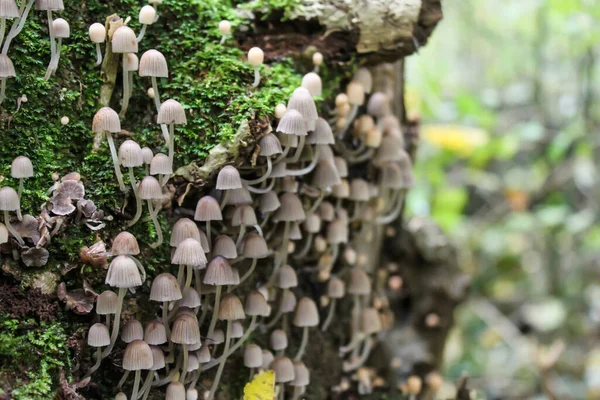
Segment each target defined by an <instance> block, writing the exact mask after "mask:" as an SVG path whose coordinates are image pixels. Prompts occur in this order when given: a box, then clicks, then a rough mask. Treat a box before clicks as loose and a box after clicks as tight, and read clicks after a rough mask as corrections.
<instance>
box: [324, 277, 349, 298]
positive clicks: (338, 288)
mask: <svg viewBox="0 0 600 400" xmlns="http://www.w3.org/2000/svg"><path fill="white" fill-rule="evenodd" d="M345 294H346V285H345V284H344V281H342V280H341V279H339V278H336V277H335V276H334V277H332V278H331V279H329V282H327V296H329V297H331V298H332V299H341V298H342V297H344V295H345Z"/></svg>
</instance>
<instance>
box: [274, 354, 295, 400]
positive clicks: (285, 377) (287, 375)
mask: <svg viewBox="0 0 600 400" xmlns="http://www.w3.org/2000/svg"><path fill="white" fill-rule="evenodd" d="M269 368H270V369H272V370H274V371H275V382H276V383H278V384H279V400H283V399H284V398H285V384H286V383H288V382H291V381H293V380H294V364H292V360H290V359H289V358H287V357H285V356H280V357H276V358H275V359H274V360H273V361H272V362H271V365H270V366H269Z"/></svg>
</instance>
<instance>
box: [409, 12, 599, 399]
mask: <svg viewBox="0 0 600 400" xmlns="http://www.w3.org/2000/svg"><path fill="white" fill-rule="evenodd" d="M443 5H444V14H445V17H444V20H443V21H442V23H441V24H440V25H439V26H438V28H437V30H436V32H435V34H434V35H433V36H432V39H431V42H430V43H428V44H427V46H425V47H423V48H422V49H421V50H420V53H419V54H418V55H414V56H412V57H410V58H409V59H408V66H407V82H410V86H409V87H408V88H407V95H406V103H407V109H408V112H409V115H411V116H413V117H418V118H420V119H421V122H422V124H423V128H422V130H421V133H422V140H421V147H420V148H419V150H418V154H417V160H418V162H417V163H416V167H417V180H416V181H417V187H416V188H415V189H414V190H411V191H410V195H409V198H408V200H407V202H408V208H407V210H408V215H413V216H426V217H431V218H433V219H434V220H435V221H436V222H437V223H438V224H440V225H441V226H442V227H443V229H444V230H445V232H446V233H447V234H448V235H449V236H450V237H451V238H452V240H453V242H454V243H455V244H456V247H457V248H458V249H460V252H461V254H460V258H461V266H462V268H464V269H465V271H466V272H468V273H470V274H471V275H472V276H473V288H472V293H471V296H470V299H469V300H468V301H467V302H466V303H465V304H463V305H462V306H461V307H460V309H459V311H458V313H457V324H456V327H455V328H454V329H453V331H452V333H451V335H450V340H449V341H448V344H447V346H446V351H445V368H444V370H443V374H444V376H445V377H446V378H448V380H451V381H456V380H457V379H458V378H459V376H460V375H461V374H462V373H463V372H466V373H468V375H469V376H470V377H471V379H470V382H471V383H470V387H472V388H474V389H476V395H477V398H485V399H599V398H600V340H599V339H600V279H599V278H600V266H599V264H600V223H598V222H599V219H600V209H599V206H600V204H599V201H600V182H599V179H598V171H599V169H598V166H599V165H600V163H599V161H600V146H599V141H600V132H599V131H600V129H599V123H600V101H599V99H598V97H599V95H600V93H599V92H600V65H599V64H600V2H599V1H597V0H545V1H544V0H504V1H502V2H498V1H497V0H461V1H446V2H444V4H443ZM419 177H423V178H422V179H418V178H419ZM425 177H426V178H425ZM440 398H444V397H440Z"/></svg>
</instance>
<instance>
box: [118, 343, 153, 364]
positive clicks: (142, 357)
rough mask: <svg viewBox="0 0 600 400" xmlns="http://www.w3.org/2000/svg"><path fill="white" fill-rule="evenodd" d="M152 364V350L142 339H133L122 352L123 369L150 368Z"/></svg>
mask: <svg viewBox="0 0 600 400" xmlns="http://www.w3.org/2000/svg"><path fill="white" fill-rule="evenodd" d="M153 364H154V361H153V357H152V350H151V349H150V346H149V345H148V343H146V342H144V341H143V340H134V341H133V342H131V343H129V344H128V345H127V347H126V348H125V353H123V369H124V370H126V371H139V370H141V369H151V368H152V365H153Z"/></svg>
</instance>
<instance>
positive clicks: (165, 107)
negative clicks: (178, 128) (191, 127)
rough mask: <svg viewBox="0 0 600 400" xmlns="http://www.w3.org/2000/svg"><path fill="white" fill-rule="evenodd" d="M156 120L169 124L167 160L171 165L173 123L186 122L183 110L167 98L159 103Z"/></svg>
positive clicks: (173, 151)
mask: <svg viewBox="0 0 600 400" xmlns="http://www.w3.org/2000/svg"><path fill="white" fill-rule="evenodd" d="M155 90H156V89H155ZM155 93H156V92H155ZM156 122H157V123H159V124H165V125H168V126H169V142H168V148H169V160H170V161H171V165H173V156H174V154H175V125H185V124H187V118H186V117H185V110H184V109H183V106H182V105H181V104H180V103H179V102H178V101H175V100H173V99H169V100H167V101H165V102H164V103H162V104H161V105H160V108H159V110H158V117H157V118H156Z"/></svg>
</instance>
